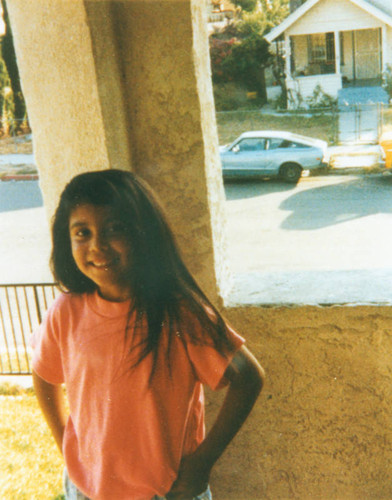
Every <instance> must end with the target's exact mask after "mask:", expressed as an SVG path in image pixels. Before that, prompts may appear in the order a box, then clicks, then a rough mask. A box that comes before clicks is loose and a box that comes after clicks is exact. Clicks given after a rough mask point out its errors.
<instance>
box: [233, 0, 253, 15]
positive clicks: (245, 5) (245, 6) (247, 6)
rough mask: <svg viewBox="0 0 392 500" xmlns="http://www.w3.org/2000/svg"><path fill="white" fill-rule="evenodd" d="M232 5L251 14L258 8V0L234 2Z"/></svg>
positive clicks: (235, 0)
mask: <svg viewBox="0 0 392 500" xmlns="http://www.w3.org/2000/svg"><path fill="white" fill-rule="evenodd" d="M231 3H232V4H233V5H235V6H236V7H240V8H241V9H242V10H245V11H247V12H251V11H252V10H253V9H254V8H255V7H256V5H257V0H232V2H231Z"/></svg>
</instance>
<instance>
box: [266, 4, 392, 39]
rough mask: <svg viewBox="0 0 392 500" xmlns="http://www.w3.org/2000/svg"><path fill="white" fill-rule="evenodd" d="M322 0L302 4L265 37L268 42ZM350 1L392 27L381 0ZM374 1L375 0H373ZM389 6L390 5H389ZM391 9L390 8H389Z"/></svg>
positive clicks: (388, 14) (391, 18)
mask: <svg viewBox="0 0 392 500" xmlns="http://www.w3.org/2000/svg"><path fill="white" fill-rule="evenodd" d="M319 1H320V0H307V2H305V3H304V4H302V5H301V7H299V8H298V9H297V10H295V11H294V12H293V13H292V14H290V15H289V16H288V17H286V19H285V20H284V21H283V22H282V23H281V24H279V25H278V26H276V27H275V28H273V29H272V30H271V31H270V32H269V33H268V34H267V35H266V36H265V37H264V38H265V39H266V40H267V42H272V41H274V40H275V39H276V38H278V37H279V36H280V35H281V34H282V33H284V32H285V31H286V30H287V29H288V28H290V26H292V25H293V24H294V23H296V22H297V21H298V19H300V18H301V17H302V16H303V15H304V14H306V13H307V12H308V11H309V10H310V9H311V8H313V7H314V6H315V5H316V4H317V3H318V2H319ZM346 1H348V2H351V3H353V4H354V5H356V6H357V7H359V8H360V9H362V10H364V11H366V12H367V13H368V14H370V15H371V16H373V17H375V18H377V19H379V20H380V21H381V22H383V23H385V24H388V25H389V26H391V27H392V14H391V13H389V12H385V11H384V10H383V2H382V1H381V0H378V1H377V0H376V1H377V4H378V6H376V5H375V4H374V3H376V2H374V3H373V2H372V1H371V0H370V1H368V0H346ZM373 1H374V0H373ZM388 8H389V6H388ZM385 10H387V9H385ZM389 10H390V9H389Z"/></svg>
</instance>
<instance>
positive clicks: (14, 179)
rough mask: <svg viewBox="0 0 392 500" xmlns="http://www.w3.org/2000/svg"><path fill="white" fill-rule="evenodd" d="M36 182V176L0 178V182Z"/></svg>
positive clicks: (4, 176) (25, 175) (24, 175)
mask: <svg viewBox="0 0 392 500" xmlns="http://www.w3.org/2000/svg"><path fill="white" fill-rule="evenodd" d="M37 180H38V174H20V175H13V174H6V175H3V176H0V181H37Z"/></svg>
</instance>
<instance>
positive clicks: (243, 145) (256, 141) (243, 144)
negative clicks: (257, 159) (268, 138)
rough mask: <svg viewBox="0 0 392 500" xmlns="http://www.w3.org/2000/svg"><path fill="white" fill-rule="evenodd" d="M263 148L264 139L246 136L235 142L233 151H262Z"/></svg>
mask: <svg viewBox="0 0 392 500" xmlns="http://www.w3.org/2000/svg"><path fill="white" fill-rule="evenodd" d="M264 149H265V139H260V138H257V137H255V138H247V139H242V140H241V141H239V142H237V144H236V145H235V146H234V147H233V151H243V152H245V151H263V150H264Z"/></svg>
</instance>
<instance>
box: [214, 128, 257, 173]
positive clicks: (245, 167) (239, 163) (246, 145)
mask: <svg viewBox="0 0 392 500" xmlns="http://www.w3.org/2000/svg"><path fill="white" fill-rule="evenodd" d="M221 159H222V166H223V170H224V173H225V174H227V175H230V174H233V175H244V176H246V175H252V174H255V173H259V172H261V171H264V164H265V139H264V138H259V137H244V138H243V139H240V140H239V141H238V142H236V143H235V144H234V145H233V146H232V147H231V148H230V149H229V150H227V151H225V152H224V153H223V154H222V155H221Z"/></svg>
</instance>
